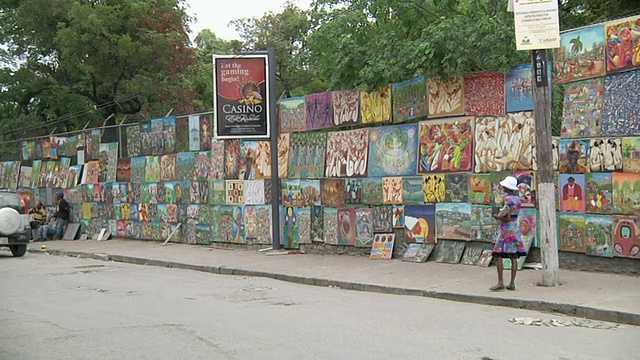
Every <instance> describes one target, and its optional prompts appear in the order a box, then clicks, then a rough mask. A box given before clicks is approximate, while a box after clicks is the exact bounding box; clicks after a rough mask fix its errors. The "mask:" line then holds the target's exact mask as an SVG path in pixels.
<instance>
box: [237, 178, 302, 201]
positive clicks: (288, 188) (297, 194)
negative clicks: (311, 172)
mask: <svg viewBox="0 0 640 360" xmlns="http://www.w3.org/2000/svg"><path fill="white" fill-rule="evenodd" d="M228 182H229V181H227V183H228ZM280 195H281V197H282V204H284V206H289V207H291V206H295V207H302V206H303V204H302V189H301V188H300V180H297V179H288V180H281V181H280Z"/></svg>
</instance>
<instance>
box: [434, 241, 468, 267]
mask: <svg viewBox="0 0 640 360" xmlns="http://www.w3.org/2000/svg"><path fill="white" fill-rule="evenodd" d="M465 245H466V244H465V243H463V242H460V241H448V240H443V241H438V243H437V244H436V246H435V248H434V249H433V258H434V259H435V260H436V262H437V263H448V264H459V263H460V259H462V254H464V248H465Z"/></svg>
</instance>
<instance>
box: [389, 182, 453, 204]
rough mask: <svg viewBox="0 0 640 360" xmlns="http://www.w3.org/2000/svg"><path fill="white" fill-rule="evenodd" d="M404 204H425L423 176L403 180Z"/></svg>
mask: <svg viewBox="0 0 640 360" xmlns="http://www.w3.org/2000/svg"><path fill="white" fill-rule="evenodd" d="M465 199H466V194H465ZM402 203H403V204H423V203H424V193H423V191H422V176H410V177H403V178H402Z"/></svg>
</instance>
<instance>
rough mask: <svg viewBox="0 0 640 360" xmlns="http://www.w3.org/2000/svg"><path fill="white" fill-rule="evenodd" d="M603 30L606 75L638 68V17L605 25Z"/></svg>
mask: <svg viewBox="0 0 640 360" xmlns="http://www.w3.org/2000/svg"><path fill="white" fill-rule="evenodd" d="M605 28H606V36H607V38H606V41H607V46H606V53H607V74H611V73H614V72H619V71H626V70H630V69H634V68H638V67H640V37H638V33H640V16H633V17H629V18H626V19H620V20H616V21H612V22H609V23H606V24H605ZM600 32H601V33H602V29H600ZM603 42H604V41H603Z"/></svg>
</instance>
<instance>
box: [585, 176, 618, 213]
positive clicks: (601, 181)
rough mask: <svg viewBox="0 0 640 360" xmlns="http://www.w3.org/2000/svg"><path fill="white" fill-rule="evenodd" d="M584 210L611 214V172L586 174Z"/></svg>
mask: <svg viewBox="0 0 640 360" xmlns="http://www.w3.org/2000/svg"><path fill="white" fill-rule="evenodd" d="M585 185H586V194H587V195H586V198H587V207H586V212H587V213H592V214H611V213H612V211H613V201H612V200H613V199H612V195H613V178H612V175H611V173H590V174H586V184H585Z"/></svg>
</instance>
